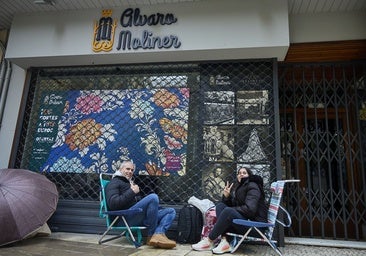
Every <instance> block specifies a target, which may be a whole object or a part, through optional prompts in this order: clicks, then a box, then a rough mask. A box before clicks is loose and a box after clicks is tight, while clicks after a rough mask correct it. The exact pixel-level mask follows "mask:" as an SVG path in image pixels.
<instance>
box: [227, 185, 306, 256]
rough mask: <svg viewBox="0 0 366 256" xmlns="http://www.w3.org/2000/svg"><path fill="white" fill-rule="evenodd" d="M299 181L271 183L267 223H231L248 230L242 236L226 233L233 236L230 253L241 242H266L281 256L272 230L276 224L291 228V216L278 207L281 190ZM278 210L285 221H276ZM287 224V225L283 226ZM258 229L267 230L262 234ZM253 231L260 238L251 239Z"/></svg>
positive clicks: (236, 220) (242, 221) (240, 220)
mask: <svg viewBox="0 0 366 256" xmlns="http://www.w3.org/2000/svg"><path fill="white" fill-rule="evenodd" d="M299 181H300V180H279V181H276V182H273V183H272V184H271V192H272V193H271V200H270V204H269V209H268V218H267V222H257V221H250V220H243V219H234V220H233V222H234V223H235V224H238V225H242V226H245V227H248V230H247V231H246V232H245V234H244V235H242V234H235V233H227V235H230V236H234V238H235V239H234V241H235V242H234V244H233V246H234V247H233V249H232V250H231V253H233V252H235V251H236V250H237V249H238V247H239V246H240V244H241V243H242V242H243V241H255V242H267V243H268V244H269V245H270V246H271V247H272V249H273V250H275V251H276V253H277V254H279V255H281V256H282V253H281V251H280V250H279V248H278V247H277V241H275V240H272V235H273V230H274V228H275V226H276V222H277V223H279V224H280V225H282V226H283V227H290V226H291V216H290V214H289V213H288V211H287V210H286V209H285V208H284V207H282V206H281V205H280V203H281V198H282V194H283V189H284V187H285V184H286V183H288V182H299ZM279 209H281V210H282V211H283V212H284V216H285V217H286V219H287V221H285V222H282V221H280V220H279V219H277V214H278V211H279ZM285 223H287V224H285ZM259 228H267V230H266V232H262V231H261V230H260V229H259ZM252 230H255V231H256V232H257V233H258V235H259V236H260V237H261V238H259V237H251V236H249V233H250V232H251V231H252ZM237 237H240V240H239V241H236V238H237Z"/></svg>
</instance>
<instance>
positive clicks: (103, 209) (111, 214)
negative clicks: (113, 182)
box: [98, 173, 146, 248]
mask: <svg viewBox="0 0 366 256" xmlns="http://www.w3.org/2000/svg"><path fill="white" fill-rule="evenodd" d="M110 179H111V175H110V174H103V173H101V174H100V175H99V180H100V187H101V191H100V210H99V216H100V217H101V218H105V219H106V224H107V230H106V231H105V232H104V233H103V235H102V236H101V238H100V239H99V241H98V243H99V244H102V243H105V242H108V241H111V240H114V239H117V238H120V237H122V236H123V235H125V236H126V238H127V239H128V240H129V241H130V242H132V243H133V244H134V245H135V247H136V248H138V247H140V246H141V241H142V232H141V231H142V230H143V229H145V228H146V227H144V226H133V227H132V226H129V225H128V223H127V221H126V218H125V217H127V216H131V215H135V214H137V213H140V212H142V209H141V208H137V209H128V210H119V211H108V207H107V201H106V197H105V188H106V186H107V184H108V183H109V181H110ZM112 218H114V219H113V220H112ZM119 219H122V221H123V223H124V225H122V226H120V225H118V226H115V225H114V224H115V223H117V221H118V220H119ZM112 230H118V231H119V232H120V233H119V234H118V235H113V236H112V237H110V238H106V239H104V240H103V238H104V237H105V236H106V235H107V234H108V233H109V231H112ZM133 232H136V234H137V239H135V236H134V235H133Z"/></svg>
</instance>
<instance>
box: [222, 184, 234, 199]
mask: <svg viewBox="0 0 366 256" xmlns="http://www.w3.org/2000/svg"><path fill="white" fill-rule="evenodd" d="M233 184H234V183H231V184H230V183H229V182H228V181H227V182H226V186H225V187H224V197H229V196H230V190H231V188H232V187H233Z"/></svg>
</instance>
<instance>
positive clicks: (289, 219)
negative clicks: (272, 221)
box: [276, 205, 292, 228]
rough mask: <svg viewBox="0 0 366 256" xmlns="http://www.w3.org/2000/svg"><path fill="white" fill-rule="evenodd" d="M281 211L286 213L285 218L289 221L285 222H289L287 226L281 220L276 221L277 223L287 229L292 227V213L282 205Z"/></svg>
mask: <svg viewBox="0 0 366 256" xmlns="http://www.w3.org/2000/svg"><path fill="white" fill-rule="evenodd" d="M280 209H281V210H282V211H283V212H284V213H285V214H284V216H285V217H286V219H287V221H285V222H287V224H285V222H282V221H280V220H279V219H276V222H278V223H279V224H280V225H282V226H284V227H285V228H288V227H290V226H291V223H292V220H291V216H290V213H289V212H288V211H287V210H286V209H285V208H284V207H283V206H282V205H280Z"/></svg>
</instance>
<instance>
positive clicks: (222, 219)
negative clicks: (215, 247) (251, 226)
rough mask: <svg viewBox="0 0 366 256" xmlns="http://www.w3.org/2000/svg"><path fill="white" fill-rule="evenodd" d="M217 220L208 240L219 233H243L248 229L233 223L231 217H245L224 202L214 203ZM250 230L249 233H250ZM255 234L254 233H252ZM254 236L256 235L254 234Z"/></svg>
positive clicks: (215, 237) (213, 238)
mask: <svg viewBox="0 0 366 256" xmlns="http://www.w3.org/2000/svg"><path fill="white" fill-rule="evenodd" d="M216 217H217V221H216V224H215V226H214V227H213V229H212V231H211V233H210V234H209V235H208V238H210V240H212V241H213V240H215V239H217V238H218V237H219V236H220V235H225V233H227V232H231V233H237V234H243V235H244V233H245V232H246V231H247V230H248V228H247V227H244V226H242V225H237V224H234V223H233V219H245V218H244V216H243V215H241V214H240V213H239V212H238V211H237V210H235V209H234V208H232V207H228V206H227V205H226V204H224V203H222V202H220V203H218V204H217V205H216ZM262 230H263V229H262ZM252 233H253V232H251V234H250V235H252ZM253 235H255V234H253ZM256 236H258V235H257V234H256Z"/></svg>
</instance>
